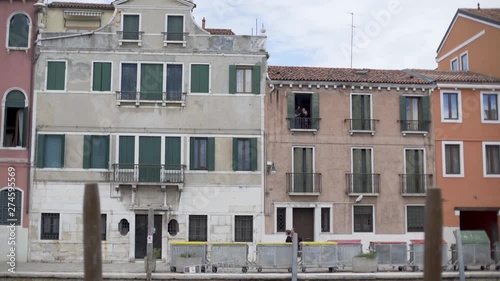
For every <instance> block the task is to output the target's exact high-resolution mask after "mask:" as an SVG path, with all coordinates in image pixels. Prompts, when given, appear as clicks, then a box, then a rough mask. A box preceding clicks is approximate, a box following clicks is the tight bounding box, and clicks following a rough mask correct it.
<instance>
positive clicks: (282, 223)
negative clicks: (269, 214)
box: [276, 208, 286, 232]
mask: <svg viewBox="0 0 500 281" xmlns="http://www.w3.org/2000/svg"><path fill="white" fill-rule="evenodd" d="M285 230H286V208H277V209H276V231H277V232H285Z"/></svg>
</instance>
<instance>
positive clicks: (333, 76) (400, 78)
mask: <svg viewBox="0 0 500 281" xmlns="http://www.w3.org/2000/svg"><path fill="white" fill-rule="evenodd" d="M268 71H269V77H270V78H271V80H281V81H318V82H353V83H394V84H430V82H428V81H426V80H424V79H421V78H418V77H415V76H412V75H411V74H408V73H406V72H404V71H401V70H385V69H353V68H324V67H301V66H269V70H268Z"/></svg>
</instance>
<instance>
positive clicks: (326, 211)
mask: <svg viewBox="0 0 500 281" xmlns="http://www.w3.org/2000/svg"><path fill="white" fill-rule="evenodd" d="M321 232H330V208H321Z"/></svg>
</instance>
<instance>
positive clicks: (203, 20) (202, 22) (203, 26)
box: [201, 17, 207, 29]
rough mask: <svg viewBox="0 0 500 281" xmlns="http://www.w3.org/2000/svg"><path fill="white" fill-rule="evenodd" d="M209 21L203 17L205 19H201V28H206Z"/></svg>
mask: <svg viewBox="0 0 500 281" xmlns="http://www.w3.org/2000/svg"><path fill="white" fill-rule="evenodd" d="M206 22H207V21H206V20H205V17H203V19H202V20H201V28H203V29H205V23H206Z"/></svg>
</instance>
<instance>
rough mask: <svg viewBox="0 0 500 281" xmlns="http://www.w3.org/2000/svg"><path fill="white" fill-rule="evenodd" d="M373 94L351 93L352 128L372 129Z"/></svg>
mask: <svg viewBox="0 0 500 281" xmlns="http://www.w3.org/2000/svg"><path fill="white" fill-rule="evenodd" d="M371 119H372V115H371V95H363V94H352V95H351V130H353V131H372V130H373V127H372V120H371Z"/></svg>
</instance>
